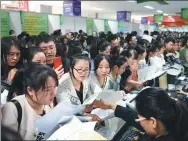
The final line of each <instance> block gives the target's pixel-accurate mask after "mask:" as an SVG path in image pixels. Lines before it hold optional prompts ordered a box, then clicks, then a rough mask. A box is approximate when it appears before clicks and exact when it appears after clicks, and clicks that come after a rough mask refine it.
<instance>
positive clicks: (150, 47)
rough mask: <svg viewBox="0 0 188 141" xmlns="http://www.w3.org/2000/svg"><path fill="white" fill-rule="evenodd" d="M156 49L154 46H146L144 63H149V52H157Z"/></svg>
mask: <svg viewBox="0 0 188 141" xmlns="http://www.w3.org/2000/svg"><path fill="white" fill-rule="evenodd" d="M157 49H158V48H157V47H156V46H155V45H154V44H150V45H148V46H147V48H146V50H147V55H146V63H149V55H150V52H152V53H154V52H156V51H157Z"/></svg>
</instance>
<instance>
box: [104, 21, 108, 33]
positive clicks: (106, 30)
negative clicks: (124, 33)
mask: <svg viewBox="0 0 188 141" xmlns="http://www.w3.org/2000/svg"><path fill="white" fill-rule="evenodd" d="M108 31H109V29H108V20H106V19H105V20H104V32H105V33H107V32H108Z"/></svg>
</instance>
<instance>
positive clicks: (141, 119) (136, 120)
mask: <svg viewBox="0 0 188 141" xmlns="http://www.w3.org/2000/svg"><path fill="white" fill-rule="evenodd" d="M143 120H146V118H139V119H135V122H141V121H143Z"/></svg>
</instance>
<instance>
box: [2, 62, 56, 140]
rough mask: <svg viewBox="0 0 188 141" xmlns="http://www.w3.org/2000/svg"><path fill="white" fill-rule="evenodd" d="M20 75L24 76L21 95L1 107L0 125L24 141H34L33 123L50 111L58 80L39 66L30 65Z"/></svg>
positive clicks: (52, 73) (46, 67) (51, 72)
mask: <svg viewBox="0 0 188 141" xmlns="http://www.w3.org/2000/svg"><path fill="white" fill-rule="evenodd" d="M20 75H23V76H24V77H23V79H22V80H20V81H22V83H21V84H23V87H22V89H23V90H22V91H23V94H22V95H20V96H17V97H15V98H14V99H13V100H14V101H11V102H8V103H6V104H5V105H3V107H2V122H1V123H2V125H4V126H6V127H8V128H10V129H12V130H14V131H17V132H19V134H20V135H21V137H22V138H23V139H24V140H35V139H36V134H37V131H36V128H35V122H36V120H37V119H38V118H40V117H41V116H44V115H45V114H46V112H48V111H49V110H50V109H51V107H50V106H49V105H50V104H51V103H52V102H53V101H54V97H55V95H56V87H57V85H58V78H57V74H56V73H55V71H54V70H52V69H51V68H50V67H48V66H46V65H39V64H30V66H29V67H28V68H27V69H26V70H25V71H23V73H22V74H20ZM19 107H20V108H21V109H19Z"/></svg>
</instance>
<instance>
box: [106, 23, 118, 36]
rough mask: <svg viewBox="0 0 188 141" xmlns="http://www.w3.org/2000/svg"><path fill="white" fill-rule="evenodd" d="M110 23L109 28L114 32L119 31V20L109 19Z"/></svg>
mask: <svg viewBox="0 0 188 141" xmlns="http://www.w3.org/2000/svg"><path fill="white" fill-rule="evenodd" d="M108 25H109V30H110V31H111V32H112V33H114V34H115V33H117V32H118V22H117V21H110V20H109V21H108Z"/></svg>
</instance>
